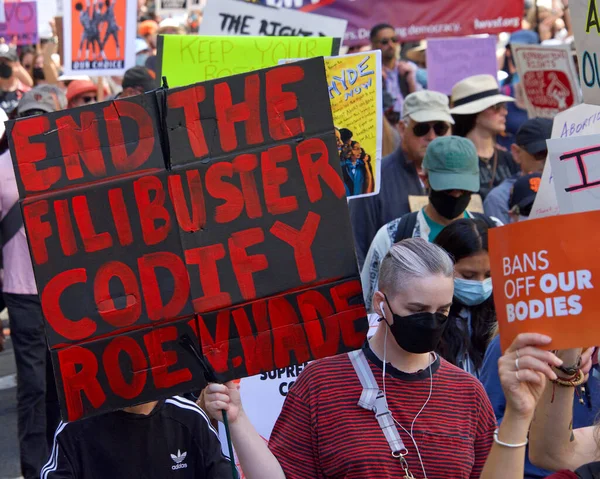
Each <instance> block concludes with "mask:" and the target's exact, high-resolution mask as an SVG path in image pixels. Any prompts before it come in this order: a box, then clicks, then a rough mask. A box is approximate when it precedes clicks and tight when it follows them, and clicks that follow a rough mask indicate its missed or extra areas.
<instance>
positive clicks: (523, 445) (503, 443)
mask: <svg viewBox="0 0 600 479" xmlns="http://www.w3.org/2000/svg"><path fill="white" fill-rule="evenodd" d="M494 442H495V443H496V444H498V445H500V446H504V447H511V448H513V449H516V448H519V447H525V446H527V444H528V443H529V439H525V442H521V443H519V444H509V443H507V442H502V441H501V440H500V439H498V428H496V430H495V431H494Z"/></svg>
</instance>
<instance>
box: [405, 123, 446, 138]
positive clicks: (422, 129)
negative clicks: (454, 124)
mask: <svg viewBox="0 0 600 479" xmlns="http://www.w3.org/2000/svg"><path fill="white" fill-rule="evenodd" d="M432 128H433V131H434V133H435V134H436V135H437V136H444V135H445V134H446V133H448V130H450V125H448V123H444V122H443V121H436V122H435V123H433V124H432V123H417V124H416V125H415V126H414V127H413V133H414V135H415V136H416V137H422V136H425V135H427V134H428V133H429V132H430V131H431V129H432Z"/></svg>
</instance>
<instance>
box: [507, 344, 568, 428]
mask: <svg viewBox="0 0 600 479" xmlns="http://www.w3.org/2000/svg"><path fill="white" fill-rule="evenodd" d="M551 341H552V338H550V337H548V336H545V335H543V334H536V333H522V334H519V335H518V336H517V337H516V338H515V340H514V341H513V343H512V344H511V345H510V347H509V348H508V349H507V350H506V352H505V353H504V356H502V357H501V358H500V359H499V360H498V373H499V375H500V383H501V384H502V389H503V391H504V395H505V397H506V409H507V410H509V409H510V410H511V411H512V412H514V413H515V414H517V415H518V416H520V417H524V418H528V419H531V418H532V417H533V413H534V411H535V407H536V405H537V403H538V401H539V399H540V397H541V396H542V393H543V392H544V388H545V387H546V380H547V379H550V380H554V379H556V377H557V376H556V373H555V372H554V371H553V370H552V367H551V366H560V365H562V363H563V362H562V360H561V359H559V358H558V357H557V356H556V355H555V354H554V353H552V352H551V351H544V350H542V349H539V348H538V346H547V345H548V344H550V342H551Z"/></svg>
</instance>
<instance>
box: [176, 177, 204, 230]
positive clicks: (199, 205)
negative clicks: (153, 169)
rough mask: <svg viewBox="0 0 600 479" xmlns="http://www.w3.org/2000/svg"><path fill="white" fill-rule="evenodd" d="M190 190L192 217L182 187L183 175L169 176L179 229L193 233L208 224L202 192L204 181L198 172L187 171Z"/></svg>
mask: <svg viewBox="0 0 600 479" xmlns="http://www.w3.org/2000/svg"><path fill="white" fill-rule="evenodd" d="M186 177H187V183H188V190H189V192H190V203H191V205H192V214H191V215H190V212H189V209H188V205H187V201H186V199H185V195H184V193H183V186H182V185H181V175H170V176H169V194H170V196H171V202H172V203H173V208H174V209H175V216H176V217H177V222H178V223H179V227H180V228H181V229H182V230H183V231H187V232H189V233H193V232H195V231H200V230H201V229H203V228H204V225H205V224H206V207H205V205H204V192H203V190H202V180H201V179H200V172H199V171H198V170H188V171H186Z"/></svg>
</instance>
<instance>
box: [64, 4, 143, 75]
mask: <svg viewBox="0 0 600 479" xmlns="http://www.w3.org/2000/svg"><path fill="white" fill-rule="evenodd" d="M136 22H137V4H136V2H131V1H125V0H105V1H102V2H94V1H92V2H91V5H90V0H65V4H64V18H63V40H64V57H65V58H64V62H63V65H64V73H65V74H67V75H91V76H102V75H123V74H124V73H125V70H127V69H128V68H131V67H133V66H135V38H136V34H137V32H136Z"/></svg>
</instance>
